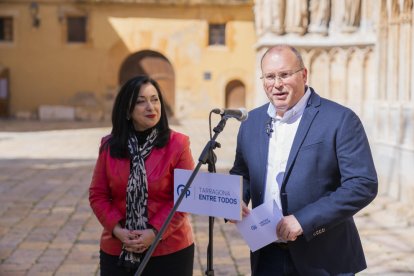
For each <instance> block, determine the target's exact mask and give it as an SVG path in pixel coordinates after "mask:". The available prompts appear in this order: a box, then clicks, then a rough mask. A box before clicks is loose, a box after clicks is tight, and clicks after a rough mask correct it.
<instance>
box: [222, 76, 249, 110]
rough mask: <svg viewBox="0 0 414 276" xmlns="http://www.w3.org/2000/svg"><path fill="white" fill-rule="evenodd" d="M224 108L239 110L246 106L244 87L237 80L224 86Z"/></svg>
mask: <svg viewBox="0 0 414 276" xmlns="http://www.w3.org/2000/svg"><path fill="white" fill-rule="evenodd" d="M225 105H226V108H239V107H244V106H245V105H246V87H245V85H244V84H243V83H242V82H241V81H239V80H232V81H230V82H229V83H227V85H226V103H225Z"/></svg>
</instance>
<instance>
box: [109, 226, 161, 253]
mask: <svg viewBox="0 0 414 276" xmlns="http://www.w3.org/2000/svg"><path fill="white" fill-rule="evenodd" d="M112 233H113V234H114V236H115V237H117V238H118V239H119V240H120V241H121V242H122V244H123V246H124V248H125V250H127V251H130V252H135V253H142V252H144V251H145V250H147V249H148V247H149V246H150V245H151V243H152V242H153V241H154V238H155V233H154V231H153V230H152V229H145V230H128V229H125V228H122V227H121V225H119V224H117V225H116V226H115V227H114V230H113V231H112Z"/></svg>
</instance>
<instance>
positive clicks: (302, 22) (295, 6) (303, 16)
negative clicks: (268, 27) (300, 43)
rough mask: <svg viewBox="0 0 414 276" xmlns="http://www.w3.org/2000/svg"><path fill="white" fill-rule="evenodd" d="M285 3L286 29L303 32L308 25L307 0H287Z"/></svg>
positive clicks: (292, 31)
mask: <svg viewBox="0 0 414 276" xmlns="http://www.w3.org/2000/svg"><path fill="white" fill-rule="evenodd" d="M286 4H287V6H286V19H285V25H286V31H287V32H289V33H297V34H300V35H303V34H305V33H306V30H307V27H308V0H289V1H286Z"/></svg>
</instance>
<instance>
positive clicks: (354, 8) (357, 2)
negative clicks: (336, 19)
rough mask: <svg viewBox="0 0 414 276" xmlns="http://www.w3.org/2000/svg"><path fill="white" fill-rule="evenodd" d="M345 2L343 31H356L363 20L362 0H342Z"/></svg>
mask: <svg viewBox="0 0 414 276" xmlns="http://www.w3.org/2000/svg"><path fill="white" fill-rule="evenodd" d="M342 1H343V3H344V16H343V18H342V31H343V32H348V33H351V32H355V31H356V30H357V29H358V28H359V23H360V21H361V0H342Z"/></svg>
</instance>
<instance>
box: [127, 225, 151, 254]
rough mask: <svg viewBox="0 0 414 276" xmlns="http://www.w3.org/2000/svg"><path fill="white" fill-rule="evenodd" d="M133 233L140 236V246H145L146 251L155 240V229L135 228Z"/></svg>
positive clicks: (138, 241) (138, 240)
mask: <svg viewBox="0 0 414 276" xmlns="http://www.w3.org/2000/svg"><path fill="white" fill-rule="evenodd" d="M132 233H133V234H135V235H136V236H137V237H139V238H138V239H137V243H138V246H140V247H141V248H144V251H145V250H147V249H148V248H149V247H150V246H151V244H152V242H153V241H154V240H155V232H154V230H153V229H145V230H134V231H132Z"/></svg>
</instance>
